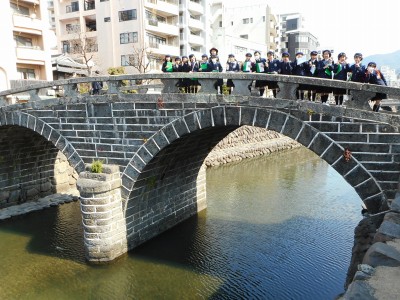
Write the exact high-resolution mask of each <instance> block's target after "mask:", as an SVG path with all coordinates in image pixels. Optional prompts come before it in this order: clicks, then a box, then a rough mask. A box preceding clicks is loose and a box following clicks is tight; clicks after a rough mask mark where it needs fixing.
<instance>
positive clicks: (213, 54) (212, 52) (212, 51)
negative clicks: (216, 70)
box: [208, 47, 218, 62]
mask: <svg viewBox="0 0 400 300" xmlns="http://www.w3.org/2000/svg"><path fill="white" fill-rule="evenodd" d="M213 56H218V49H217V48H215V47H212V48H211V49H210V58H209V61H208V62H211V57H213Z"/></svg>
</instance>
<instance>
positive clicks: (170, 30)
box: [145, 19, 179, 36]
mask: <svg viewBox="0 0 400 300" xmlns="http://www.w3.org/2000/svg"><path fill="white" fill-rule="evenodd" d="M145 28H146V30H147V31H151V32H153V33H161V34H163V35H167V36H178V35H179V27H178V26H175V25H170V24H167V23H164V22H160V21H158V20H153V19H152V20H146V27H145Z"/></svg>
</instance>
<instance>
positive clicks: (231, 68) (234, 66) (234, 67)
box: [226, 61, 240, 72]
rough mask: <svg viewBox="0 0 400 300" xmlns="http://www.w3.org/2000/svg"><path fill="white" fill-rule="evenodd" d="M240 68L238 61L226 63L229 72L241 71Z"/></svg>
mask: <svg viewBox="0 0 400 300" xmlns="http://www.w3.org/2000/svg"><path fill="white" fill-rule="evenodd" d="M239 70H240V68H239V63H238V62H237V61H234V62H227V63H226V71H227V72H239Z"/></svg>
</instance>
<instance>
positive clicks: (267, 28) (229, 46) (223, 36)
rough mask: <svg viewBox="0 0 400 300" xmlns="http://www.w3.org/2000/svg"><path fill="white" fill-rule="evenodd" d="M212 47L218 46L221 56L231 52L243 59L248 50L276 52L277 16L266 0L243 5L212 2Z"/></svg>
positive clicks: (264, 54) (222, 0)
mask: <svg viewBox="0 0 400 300" xmlns="http://www.w3.org/2000/svg"><path fill="white" fill-rule="evenodd" d="M210 6H211V7H210V15H211V18H210V26H211V29H212V31H211V32H212V36H213V38H212V42H211V44H212V46H214V47H216V48H218V49H219V50H220V51H219V56H220V59H222V60H223V61H225V60H226V59H227V57H228V55H229V54H230V53H233V54H235V56H236V58H237V59H238V60H243V59H244V57H245V54H246V53H247V52H251V53H253V52H254V51H255V50H258V51H261V53H262V55H263V56H266V53H267V51H269V50H272V51H276V49H277V46H276V43H275V39H276V36H277V23H276V18H275V16H274V15H273V14H272V12H271V8H270V7H269V6H268V5H267V4H266V3H265V1H262V2H260V1H247V2H243V3H240V4H237V3H231V2H230V1H225V0H211V1H210Z"/></svg>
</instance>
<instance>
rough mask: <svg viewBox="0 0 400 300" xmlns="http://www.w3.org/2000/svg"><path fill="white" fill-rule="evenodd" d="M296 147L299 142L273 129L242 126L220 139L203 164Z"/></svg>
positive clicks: (232, 160) (214, 164)
mask: <svg viewBox="0 0 400 300" xmlns="http://www.w3.org/2000/svg"><path fill="white" fill-rule="evenodd" d="M298 147H300V144H299V143H297V142H296V141H294V140H292V139H291V138H288V137H285V136H283V135H281V134H280V133H277V132H275V131H270V130H267V129H265V128H258V127H251V126H242V127H240V128H238V129H237V130H235V131H233V132H231V133H230V134H228V135H227V136H226V137H225V138H224V139H223V140H222V141H220V142H219V143H218V144H217V145H216V146H215V147H214V149H213V151H211V153H210V154H209V155H208V156H207V158H206V159H205V161H204V164H205V165H206V167H216V166H219V165H223V164H227V163H231V162H235V161H241V160H243V159H246V158H252V157H257V156H260V155H265V154H269V153H272V152H277V151H282V150H287V149H293V148H298Z"/></svg>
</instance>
